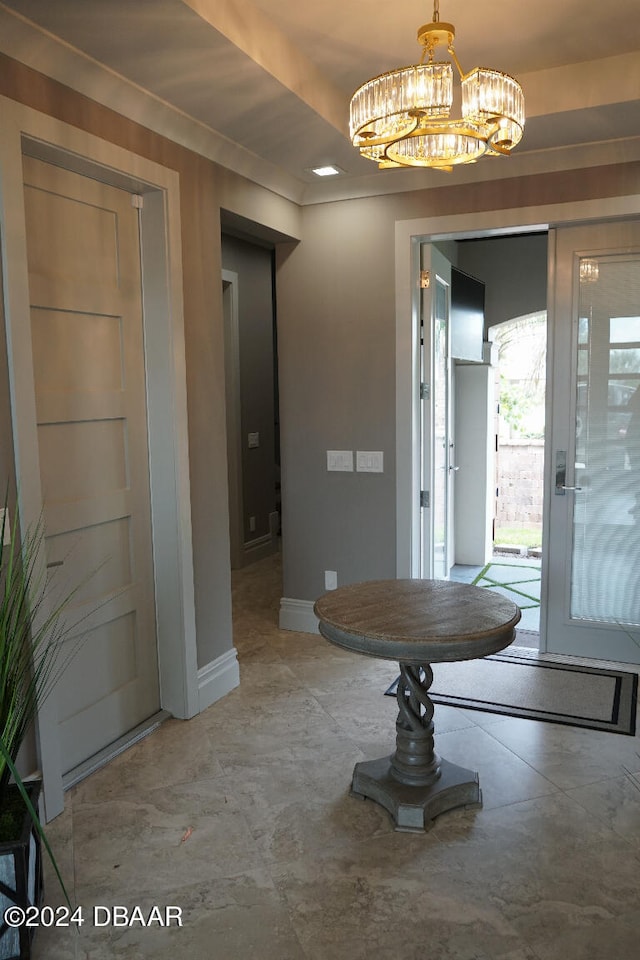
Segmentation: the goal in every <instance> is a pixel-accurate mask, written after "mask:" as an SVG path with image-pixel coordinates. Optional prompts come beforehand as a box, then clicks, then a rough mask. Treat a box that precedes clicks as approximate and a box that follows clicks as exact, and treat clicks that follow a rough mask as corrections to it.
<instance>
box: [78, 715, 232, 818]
mask: <svg viewBox="0 0 640 960" xmlns="http://www.w3.org/2000/svg"><path fill="white" fill-rule="evenodd" d="M221 774H222V768H221V767H220V764H219V762H218V760H217V759H216V756H215V749H214V745H213V742H212V739H211V737H210V736H209V733H208V731H207V729H206V726H205V725H204V724H203V721H202V717H195V718H194V719H193V720H174V719H169V720H166V721H165V722H164V723H163V724H162V725H161V726H160V727H159V728H158V729H157V730H156V731H154V732H153V733H152V734H151V735H150V736H148V737H145V738H144V740H141V741H140V742H139V743H136V744H134V745H133V746H132V747H130V748H129V750H127V751H125V752H124V753H121V754H120V755H119V756H118V757H115V758H114V759H113V760H112V761H111V762H110V763H109V764H107V766H105V767H103V768H102V769H101V770H98V771H96V773H94V774H92V775H91V776H90V777H87V779H86V780H83V781H81V783H79V784H78V785H77V786H76V787H74V788H73V790H72V791H71V796H72V797H73V799H74V801H77V802H79V803H82V802H85V801H86V802H92V801H95V800H101V801H102V800H108V799H115V798H117V797H126V796H131V795H138V794H139V793H141V792H142V793H144V792H145V791H147V790H152V789H154V788H156V787H160V786H171V785H173V784H178V783H185V782H191V781H193V780H202V779H211V778H213V777H216V776H220V775H221Z"/></svg>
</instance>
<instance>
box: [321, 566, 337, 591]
mask: <svg viewBox="0 0 640 960" xmlns="http://www.w3.org/2000/svg"><path fill="white" fill-rule="evenodd" d="M337 586H338V573H337V571H336V570H325V572H324V588H325V590H335V589H337Z"/></svg>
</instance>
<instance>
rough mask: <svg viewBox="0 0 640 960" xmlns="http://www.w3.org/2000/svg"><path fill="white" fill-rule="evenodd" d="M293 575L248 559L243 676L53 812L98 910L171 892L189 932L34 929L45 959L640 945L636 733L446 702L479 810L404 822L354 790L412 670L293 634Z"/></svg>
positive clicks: (488, 952) (63, 850)
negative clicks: (284, 581)
mask: <svg viewBox="0 0 640 960" xmlns="http://www.w3.org/2000/svg"><path fill="white" fill-rule="evenodd" d="M279 577H280V567H279V559H278V558H277V557H276V558H267V560H265V561H260V562H259V563H258V564H253V565H252V566H251V567H248V568H245V569H244V570H242V571H235V572H234V573H233V577H232V580H233V597H234V643H235V644H236V647H237V649H238V654H239V660H240V672H241V686H240V688H239V689H237V690H234V691H232V693H230V694H229V695H228V696H227V697H225V698H224V699H223V700H221V701H219V702H218V703H216V704H214V705H213V706H212V707H210V708H209V709H208V710H206V711H205V712H204V713H203V714H202V715H200V716H199V717H196V718H194V719H193V720H191V721H187V722H182V721H170V722H168V723H165V724H164V725H163V726H162V727H161V728H160V729H159V730H157V731H156V732H155V733H154V734H152V735H151V736H150V737H148V738H147V739H146V740H144V741H142V742H141V743H140V744H138V745H136V746H135V747H133V748H132V749H131V750H129V751H127V752H126V753H125V754H122V755H121V756H120V757H118V758H117V759H116V760H114V761H113V762H112V763H110V764H109V765H108V766H107V767H105V768H104V769H103V770H101V771H99V772H98V773H96V774H93V775H92V776H91V777H89V778H88V779H87V780H86V781H84V782H83V783H82V784H79V785H78V786H77V787H76V788H74V789H73V790H72V791H70V793H69V795H68V797H67V808H66V810H65V813H64V815H63V816H62V817H60V818H58V819H57V820H56V821H54V822H53V823H52V824H50V825H49V835H50V836H51V838H52V843H53V845H54V849H55V852H56V855H57V856H58V859H59V862H60V866H61V869H62V871H63V875H64V877H65V882H67V880H68V887H69V890H70V892H72V895H73V897H74V898H75V902H76V903H79V904H81V905H82V906H83V907H84V908H85V910H89V911H91V910H92V908H93V906H94V905H96V904H101V905H106V906H112V905H114V904H121V905H125V906H128V907H130V908H132V907H133V906H135V905H139V906H142V907H143V908H147V907H148V908H150V907H151V906H153V905H154V904H155V905H159V906H166V905H177V906H179V907H180V908H181V909H182V911H183V913H182V919H183V926H182V927H181V928H177V927H172V928H169V929H165V928H160V927H158V926H157V925H156V926H155V927H153V928H149V929H147V928H143V927H141V926H140V925H137V926H134V927H132V928H122V927H115V926H113V925H111V926H108V927H93V925H92V924H88V925H85V927H83V929H82V931H81V934H80V936H79V937H77V936H73V935H71V936H70V935H69V931H64V930H40V931H39V933H38V937H37V939H36V951H35V960H152V958H153V960H175V958H176V957H181V956H184V957H188V958H189V960H239V958H241V957H242V958H243V957H252V958H253V957H255V958H257V960H346V958H353V960H365V958H366V960H398V957H401V958H402V960H574V958H575V960H578V958H579V960H582V958H584V960H632V958H633V960H635V958H636V957H637V955H638V943H639V942H640V884H639V883H638V879H637V878H638V876H640V842H639V840H640V750H639V749H638V740H637V738H632V737H621V736H614V735H611V734H599V733H594V732H592V731H583V730H576V729H572V728H570V727H561V726H556V725H551V724H544V723H537V722H534V721H526V720H518V719H514V718H505V717H501V716H498V715H492V714H484V713H480V712H476V711H468V710H457V709H456V708H453V707H448V706H444V705H436V713H435V718H434V719H435V726H436V747H437V749H438V752H439V753H441V754H442V755H443V756H444V757H446V758H447V759H448V760H451V761H453V762H456V763H461V764H463V765H465V766H467V767H470V768H472V769H475V770H477V771H478V772H479V775H480V784H481V789H482V791H483V797H484V806H483V807H482V808H479V809H478V808H476V809H473V810H464V809H461V810H455V811H450V812H448V813H446V814H444V815H443V816H441V817H439V818H438V819H437V820H436V822H435V825H434V826H433V828H432V830H430V831H429V832H428V833H424V834H415V835H414V834H405V833H397V832H395V831H394V829H393V824H392V822H391V819H390V817H389V816H388V815H387V813H386V811H384V810H383V809H382V808H381V807H380V806H378V805H377V804H375V803H373V802H372V801H369V800H367V801H361V800H358V799H356V798H354V797H351V796H350V794H349V790H350V784H351V776H352V772H353V766H354V764H355V763H356V762H358V761H359V760H361V759H364V758H365V757H366V758H369V757H379V756H385V755H387V754H388V753H390V752H391V751H392V750H393V749H394V748H395V719H396V712H397V708H396V704H395V701H394V700H393V699H392V698H390V697H384V689H386V687H385V682H387V685H388V682H391V680H393V679H394V678H395V670H396V667H395V665H394V664H392V663H384V662H380V661H377V660H372V659H368V658H365V657H358V656H355V655H353V654H349V653H347V652H346V651H341V650H339V649H338V648H336V647H332V646H331V645H330V644H328V643H327V642H326V641H325V640H323V639H322V638H321V637H319V636H317V635H311V634H302V633H298V634H296V633H292V632H287V631H280V630H279V629H278V604H279V598H280V594H281V590H280V585H279V584H280V581H279ZM189 828H192V831H193V832H192V833H191V834H190V836H189V837H188V839H186V840H183V839H182V838H183V837H184V836H185V833H186V832H187V830H188V829H189ZM46 883H47V899H48V902H50V903H59V902H61V897H60V892H59V890H58V889H57V888H56V886H55V881H53V880H52V879H51V876H50V870H48V869H47V880H46Z"/></svg>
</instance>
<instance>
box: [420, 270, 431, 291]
mask: <svg viewBox="0 0 640 960" xmlns="http://www.w3.org/2000/svg"><path fill="white" fill-rule="evenodd" d="M430 286H431V273H430V272H429V270H421V271H420V289H421V290H428V289H429V287H430Z"/></svg>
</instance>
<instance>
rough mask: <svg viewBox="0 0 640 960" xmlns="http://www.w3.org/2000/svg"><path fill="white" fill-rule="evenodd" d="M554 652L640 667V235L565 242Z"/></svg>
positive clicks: (559, 328) (624, 228) (557, 353)
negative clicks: (635, 664)
mask: <svg viewBox="0 0 640 960" xmlns="http://www.w3.org/2000/svg"><path fill="white" fill-rule="evenodd" d="M556 252H557V256H556V289H555V309H554V315H555V320H554V418H553V423H554V431H553V456H554V458H555V461H554V462H555V471H556V472H555V479H554V490H553V491H552V496H551V498H550V500H551V505H550V514H551V523H550V525H549V602H548V607H547V628H546V648H547V650H549V651H551V652H556V653H569V654H576V655H582V656H589V657H595V658H598V659H605V660H618V661H623V662H633V663H639V662H640V224H631V223H625V224H609V225H605V226H590V227H582V228H572V229H564V230H559V231H558V233H557V249H556Z"/></svg>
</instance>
